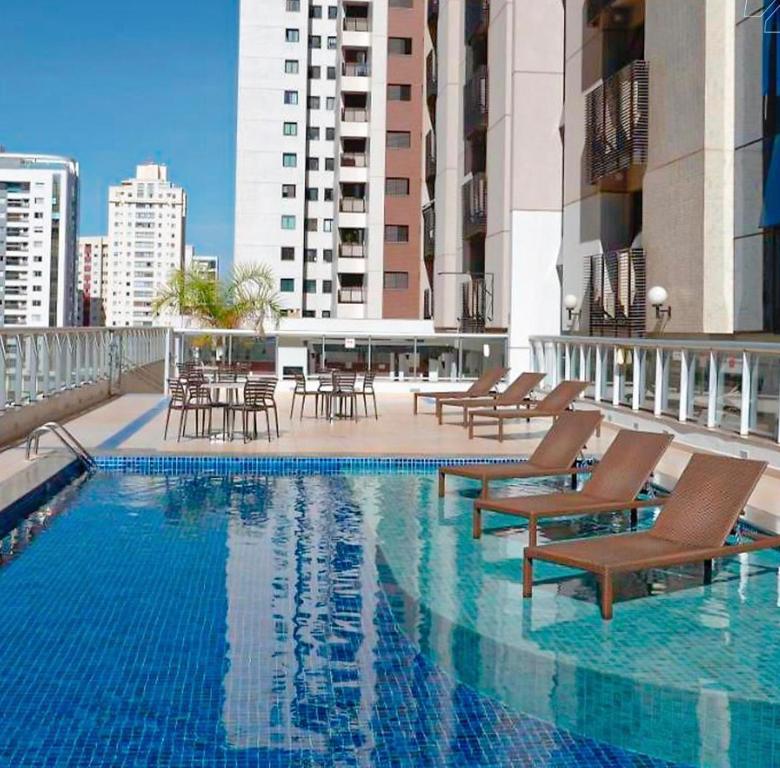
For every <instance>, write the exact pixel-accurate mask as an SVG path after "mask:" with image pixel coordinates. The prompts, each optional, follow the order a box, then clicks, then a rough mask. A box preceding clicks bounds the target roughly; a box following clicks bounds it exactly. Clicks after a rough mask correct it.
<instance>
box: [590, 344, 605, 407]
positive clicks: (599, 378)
mask: <svg viewBox="0 0 780 768" xmlns="http://www.w3.org/2000/svg"><path fill="white" fill-rule="evenodd" d="M601 358H602V347H600V346H599V345H596V376H595V382H594V383H595V386H594V387H593V399H594V400H595V401H596V402H597V403H600V402H601V392H602V382H603V380H604V375H603V371H602V360H601Z"/></svg>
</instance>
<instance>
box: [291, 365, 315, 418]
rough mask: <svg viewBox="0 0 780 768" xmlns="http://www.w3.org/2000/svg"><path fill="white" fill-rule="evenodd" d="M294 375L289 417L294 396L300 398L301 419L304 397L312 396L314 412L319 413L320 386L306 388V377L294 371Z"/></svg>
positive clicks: (293, 407)
mask: <svg viewBox="0 0 780 768" xmlns="http://www.w3.org/2000/svg"><path fill="white" fill-rule="evenodd" d="M294 375H295V388H294V389H293V392H292V403H291V404H290V418H292V417H293V411H294V410H295V398H296V397H300V398H301V419H303V409H304V407H305V406H306V398H307V397H313V398H314V414H315V415H317V413H319V404H320V394H321V392H320V387H317V389H309V388H308V379H307V378H306V376H305V375H304V374H302V373H296V374H294Z"/></svg>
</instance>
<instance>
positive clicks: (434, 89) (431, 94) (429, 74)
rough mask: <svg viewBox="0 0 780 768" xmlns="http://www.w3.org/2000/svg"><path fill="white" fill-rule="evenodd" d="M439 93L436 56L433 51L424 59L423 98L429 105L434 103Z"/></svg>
mask: <svg viewBox="0 0 780 768" xmlns="http://www.w3.org/2000/svg"><path fill="white" fill-rule="evenodd" d="M438 93H439V81H438V72H437V67H436V55H435V54H434V52H433V51H430V52H429V53H428V56H427V57H426V59H425V96H426V98H427V99H428V103H429V104H430V103H431V102H432V101H435V99H436V97H437V95H438Z"/></svg>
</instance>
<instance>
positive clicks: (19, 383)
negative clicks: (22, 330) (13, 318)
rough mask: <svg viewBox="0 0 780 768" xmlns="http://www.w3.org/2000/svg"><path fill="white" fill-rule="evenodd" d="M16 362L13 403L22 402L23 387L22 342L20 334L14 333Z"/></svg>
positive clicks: (18, 403)
mask: <svg viewBox="0 0 780 768" xmlns="http://www.w3.org/2000/svg"><path fill="white" fill-rule="evenodd" d="M15 338H16V362H15V365H14V404H15V405H21V404H22V390H23V389H24V344H23V343H22V336H21V334H17V335H16V337H15Z"/></svg>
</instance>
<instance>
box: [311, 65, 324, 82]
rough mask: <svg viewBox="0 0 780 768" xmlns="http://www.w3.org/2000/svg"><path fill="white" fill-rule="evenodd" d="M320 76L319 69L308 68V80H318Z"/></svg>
mask: <svg viewBox="0 0 780 768" xmlns="http://www.w3.org/2000/svg"><path fill="white" fill-rule="evenodd" d="M321 76H322V68H321V67H309V80H319V79H320V77H321Z"/></svg>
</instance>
